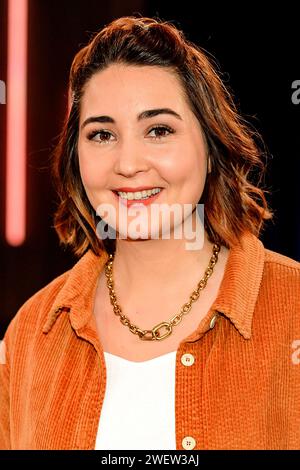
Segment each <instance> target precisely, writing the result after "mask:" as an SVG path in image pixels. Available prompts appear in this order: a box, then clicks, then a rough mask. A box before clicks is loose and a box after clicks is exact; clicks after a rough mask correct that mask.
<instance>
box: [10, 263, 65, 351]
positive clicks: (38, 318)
mask: <svg viewBox="0 0 300 470" xmlns="http://www.w3.org/2000/svg"><path fill="white" fill-rule="evenodd" d="M71 271H72V270H71V269H70V270H68V271H65V272H64V273H62V274H60V275H59V276H57V277H56V278H55V279H53V280H52V281H51V282H49V283H48V284H47V285H46V286H44V287H42V288H41V289H39V290H38V291H37V292H36V293H34V294H33V295H32V296H31V297H29V298H28V299H27V300H26V302H24V303H23V305H22V306H21V307H20V308H19V310H18V311H17V312H16V313H15V315H14V316H13V318H12V319H11V321H10V323H9V325H8V328H7V330H6V332H5V336H4V339H5V341H6V343H7V344H9V343H10V342H12V343H14V342H15V340H16V335H18V332H22V331H24V328H25V327H26V330H27V331H29V329H31V331H32V334H35V330H36V329H37V328H39V326H40V325H42V324H43V321H45V318H46V316H47V312H48V311H49V309H50V308H51V306H52V304H53V301H54V299H55V298H56V296H57V295H58V293H59V292H60V290H61V289H62V288H63V286H64V285H65V283H66V282H67V279H68V277H69V275H70V272H71Z"/></svg>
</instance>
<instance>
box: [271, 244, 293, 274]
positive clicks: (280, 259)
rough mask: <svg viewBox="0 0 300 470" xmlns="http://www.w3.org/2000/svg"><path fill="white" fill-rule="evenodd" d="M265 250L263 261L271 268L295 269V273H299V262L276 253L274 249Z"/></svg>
mask: <svg viewBox="0 0 300 470" xmlns="http://www.w3.org/2000/svg"><path fill="white" fill-rule="evenodd" d="M264 250H265V263H266V264H267V265H269V267H271V268H273V269H279V270H280V269H283V270H287V271H289V270H295V271H296V273H297V272H298V274H299V273H300V263H299V262H298V261H296V260H294V259H293V258H289V257H288V256H285V255H282V254H281V253H277V252H276V251H272V250H269V249H268V248H264Z"/></svg>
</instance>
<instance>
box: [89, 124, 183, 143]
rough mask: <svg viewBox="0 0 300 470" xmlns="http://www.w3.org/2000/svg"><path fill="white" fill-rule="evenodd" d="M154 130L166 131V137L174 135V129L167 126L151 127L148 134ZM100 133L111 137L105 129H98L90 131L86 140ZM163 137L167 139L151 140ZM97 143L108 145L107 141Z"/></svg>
mask: <svg viewBox="0 0 300 470" xmlns="http://www.w3.org/2000/svg"><path fill="white" fill-rule="evenodd" d="M155 129H165V130H166V131H168V132H169V134H168V135H170V134H174V132H175V131H174V129H172V128H171V127H169V126H165V125H160V126H153V127H151V129H150V130H149V132H151V131H153V130H155ZM101 133H104V134H110V135H112V134H111V132H109V131H106V130H105V129H100V130H99V129H98V130H94V131H91V132H90V133H89V134H88V136H87V138H88V140H92V139H93V138H94V137H95V136H96V135H98V134H101ZM163 137H167V136H161V137H152V138H153V139H155V140H156V139H162V138H163ZM97 142H98V143H100V144H102V143H109V140H107V141H100V140H98V141H97Z"/></svg>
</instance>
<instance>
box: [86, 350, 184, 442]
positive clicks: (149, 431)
mask: <svg viewBox="0 0 300 470" xmlns="http://www.w3.org/2000/svg"><path fill="white" fill-rule="evenodd" d="M176 352H177V351H172V352H170V353H167V354H163V355H162V356H159V357H155V358H154V359H150V360H148V361H142V362H133V361H128V360H127V359H123V358H122V357H119V356H115V355H114V354H110V353H107V352H104V357H105V364H106V371H107V372H106V374H107V382H106V390H105V396H104V402H103V407H102V410H101V415H100V421H99V427H98V433H97V439H96V447H95V450H100V449H101V450H103V449H105V450H113V449H115V450H116V449H117V450H140V449H141V450H156V449H157V450H159V449H169V450H171V449H176V437H175V370H176V367H175V366H176Z"/></svg>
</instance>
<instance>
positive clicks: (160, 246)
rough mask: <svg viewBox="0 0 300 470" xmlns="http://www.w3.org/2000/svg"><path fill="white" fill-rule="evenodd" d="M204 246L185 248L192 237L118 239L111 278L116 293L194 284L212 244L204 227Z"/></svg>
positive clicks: (201, 271)
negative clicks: (188, 238)
mask: <svg viewBox="0 0 300 470" xmlns="http://www.w3.org/2000/svg"><path fill="white" fill-rule="evenodd" d="M203 233H204V236H203V239H204V240H203V246H202V247H200V248H198V249H197V250H190V249H187V248H186V243H191V240H187V239H185V238H182V239H174V238H171V239H144V240H142V239H141V240H128V239H117V243H116V252H115V257H114V263H113V277H114V282H115V286H116V289H117V292H119V293H120V292H122V293H123V294H124V295H125V293H126V295H129V293H130V292H133V293H134V294H133V295H135V296H136V295H137V293H146V292H148V295H150V296H152V295H153V294H154V295H155V293H158V292H161V291H162V289H163V290H164V291H165V292H166V291H169V292H170V293H171V292H174V290H176V289H177V288H178V289H179V288H180V286H182V285H186V284H188V285H191V286H193V285H195V286H196V284H197V282H199V280H200V279H201V278H202V277H203V275H204V272H205V270H206V269H207V267H208V264H209V261H210V258H211V256H212V254H213V251H212V248H213V244H212V243H211V242H210V241H209V240H208V238H207V234H206V232H205V230H204V229H203Z"/></svg>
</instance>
